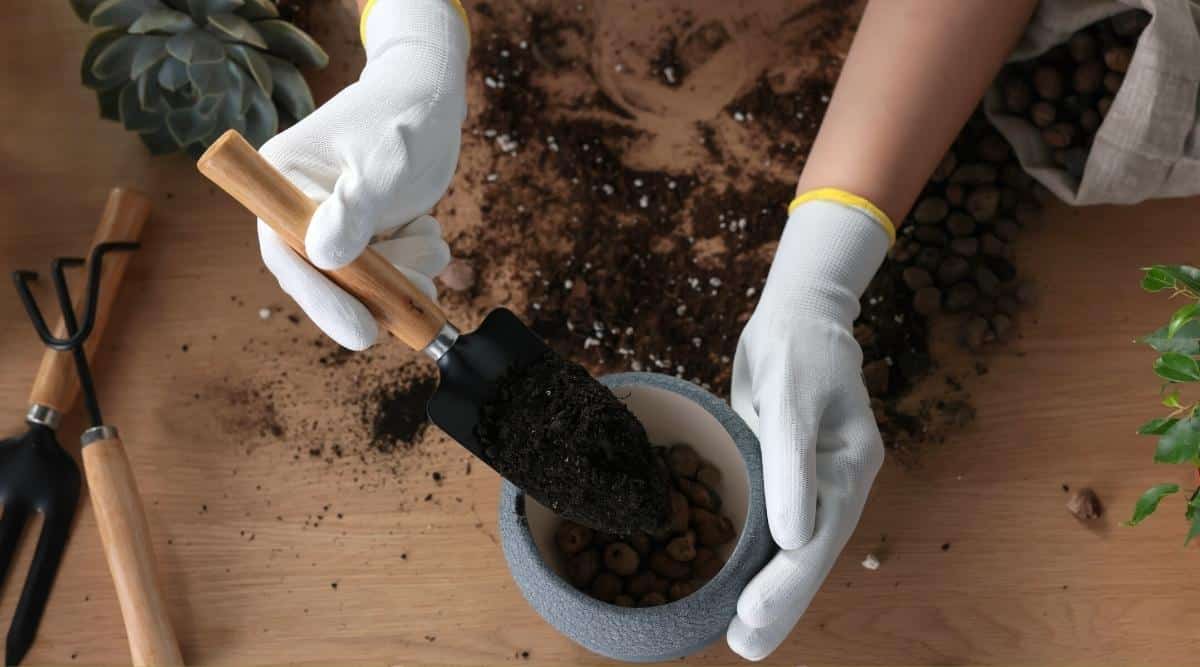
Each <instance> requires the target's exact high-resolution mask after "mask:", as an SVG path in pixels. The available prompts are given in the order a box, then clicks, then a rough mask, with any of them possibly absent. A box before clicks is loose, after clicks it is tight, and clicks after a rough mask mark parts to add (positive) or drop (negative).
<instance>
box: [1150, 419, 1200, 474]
mask: <svg viewBox="0 0 1200 667" xmlns="http://www.w3.org/2000/svg"><path fill="white" fill-rule="evenodd" d="M1197 455H1200V417H1188V418H1186V419H1181V420H1179V421H1178V422H1176V423H1174V424H1172V425H1171V427H1170V428H1169V429H1167V431H1166V433H1163V434H1162V437H1160V438H1159V439H1158V446H1157V447H1156V448H1155V450H1154V461H1155V463H1187V462H1191V461H1195V460H1196V458H1197Z"/></svg>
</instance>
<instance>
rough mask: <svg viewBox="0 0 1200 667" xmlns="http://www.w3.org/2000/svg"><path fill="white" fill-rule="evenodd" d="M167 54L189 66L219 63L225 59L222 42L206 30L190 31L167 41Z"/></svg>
mask: <svg viewBox="0 0 1200 667" xmlns="http://www.w3.org/2000/svg"><path fill="white" fill-rule="evenodd" d="M167 52H168V53H170V54H171V55H172V56H174V57H175V58H176V59H178V60H181V61H183V62H184V63H186V64H188V65H195V64H198V63H199V64H203V63H219V62H221V61H222V60H224V59H225V47H224V45H222V44H221V40H219V39H217V38H216V37H214V36H213V35H212V34H211V33H209V32H207V31H204V30H189V31H187V32H181V33H179V34H178V35H173V36H172V37H171V38H170V39H168V40H167Z"/></svg>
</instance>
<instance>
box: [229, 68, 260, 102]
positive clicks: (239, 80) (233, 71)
mask: <svg viewBox="0 0 1200 667" xmlns="http://www.w3.org/2000/svg"><path fill="white" fill-rule="evenodd" d="M225 67H226V69H227V70H228V72H227V74H228V76H229V80H230V85H229V88H228V90H226V91H225V92H226V94H227V95H233V96H235V97H236V98H237V100H238V109H239V113H246V108H249V106H250V103H249V102H248V101H247V100H248V99H249V98H248V96H247V94H246V91H247V90H248V89H250V88H257V87H258V84H256V83H254V80H253V79H251V78H250V75H249V74H247V73H246V71H245V70H243V69H242V68H241V67H239V66H238V65H237V64H236V63H234V62H233V61H226V63H225Z"/></svg>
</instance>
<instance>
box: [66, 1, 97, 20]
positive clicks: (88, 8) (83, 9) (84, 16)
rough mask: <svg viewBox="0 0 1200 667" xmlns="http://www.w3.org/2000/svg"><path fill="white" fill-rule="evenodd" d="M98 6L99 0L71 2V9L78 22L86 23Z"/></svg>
mask: <svg viewBox="0 0 1200 667" xmlns="http://www.w3.org/2000/svg"><path fill="white" fill-rule="evenodd" d="M99 4H100V0H71V9H74V10H75V16H78V17H79V20H81V21H87V20H88V17H90V16H91V15H92V12H94V11H96V7H97V6H98V5H99Z"/></svg>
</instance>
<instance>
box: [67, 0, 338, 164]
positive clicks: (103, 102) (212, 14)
mask: <svg viewBox="0 0 1200 667" xmlns="http://www.w3.org/2000/svg"><path fill="white" fill-rule="evenodd" d="M70 2H71V6H72V7H73V8H74V10H75V13H76V14H78V15H79V17H80V18H81V19H83V20H85V21H87V22H88V23H90V24H91V25H93V26H95V27H97V28H102V29H103V31H102V32H99V33H97V34H96V35H95V36H93V37H92V40H91V42H89V43H88V46H87V50H86V51H85V53H84V56H83V66H82V78H83V84H84V85H85V86H87V87H88V88H91V89H92V90H95V91H96V96H97V98H98V99H99V101H100V115H101V116H103V117H104V118H108V119H109V120H114V121H118V122H120V123H121V124H123V125H124V126H125V129H127V130H130V131H131V132H137V133H138V135H139V136H140V137H141V139H142V141H143V142H144V143H145V144H146V146H147V147H148V148H149V149H150V151H151V152H152V153H154V154H156V155H157V154H162V153H170V152H173V151H176V150H180V149H185V150H187V151H189V152H190V153H192V154H193V155H198V154H199V153H201V152H203V150H204V149H205V148H206V147H207V146H208V145H209V144H211V143H212V142H213V141H214V140H215V139H216V138H217V137H218V136H220V135H221V133H223V132H224V131H225V130H227V129H230V128H232V129H236V130H238V131H239V132H241V133H242V134H244V135H245V136H246V138H247V139H248V140H249V141H250V142H251V143H252V144H254V145H255V146H260V145H262V143H263V142H265V141H266V140H267V139H270V138H271V137H272V136H274V135H275V133H276V132H277V131H278V130H279V128H280V127H281V126H287V125H289V124H291V123H294V122H295V121H297V120H299V119H301V118H303V117H304V116H306V115H308V114H309V113H310V112H312V110H313V106H314V105H313V98H312V92H311V91H309V89H308V84H307V83H306V82H305V80H304V77H303V76H302V75H301V74H300V70H299V69H297V68H298V67H317V68H320V67H324V66H325V65H326V64H328V62H329V56H328V55H326V53H325V51H324V50H323V49H322V48H321V47H320V45H318V44H317V43H316V41H314V40H313V38H312V37H310V36H309V35H308V34H307V33H305V32H304V31H303V30H301V29H300V28H297V27H296V26H295V25H293V24H292V23H290V22H288V21H285V20H283V19H281V18H280V17H279V11H278V8H277V7H276V4H275V2H274V1H273V0H70Z"/></svg>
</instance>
